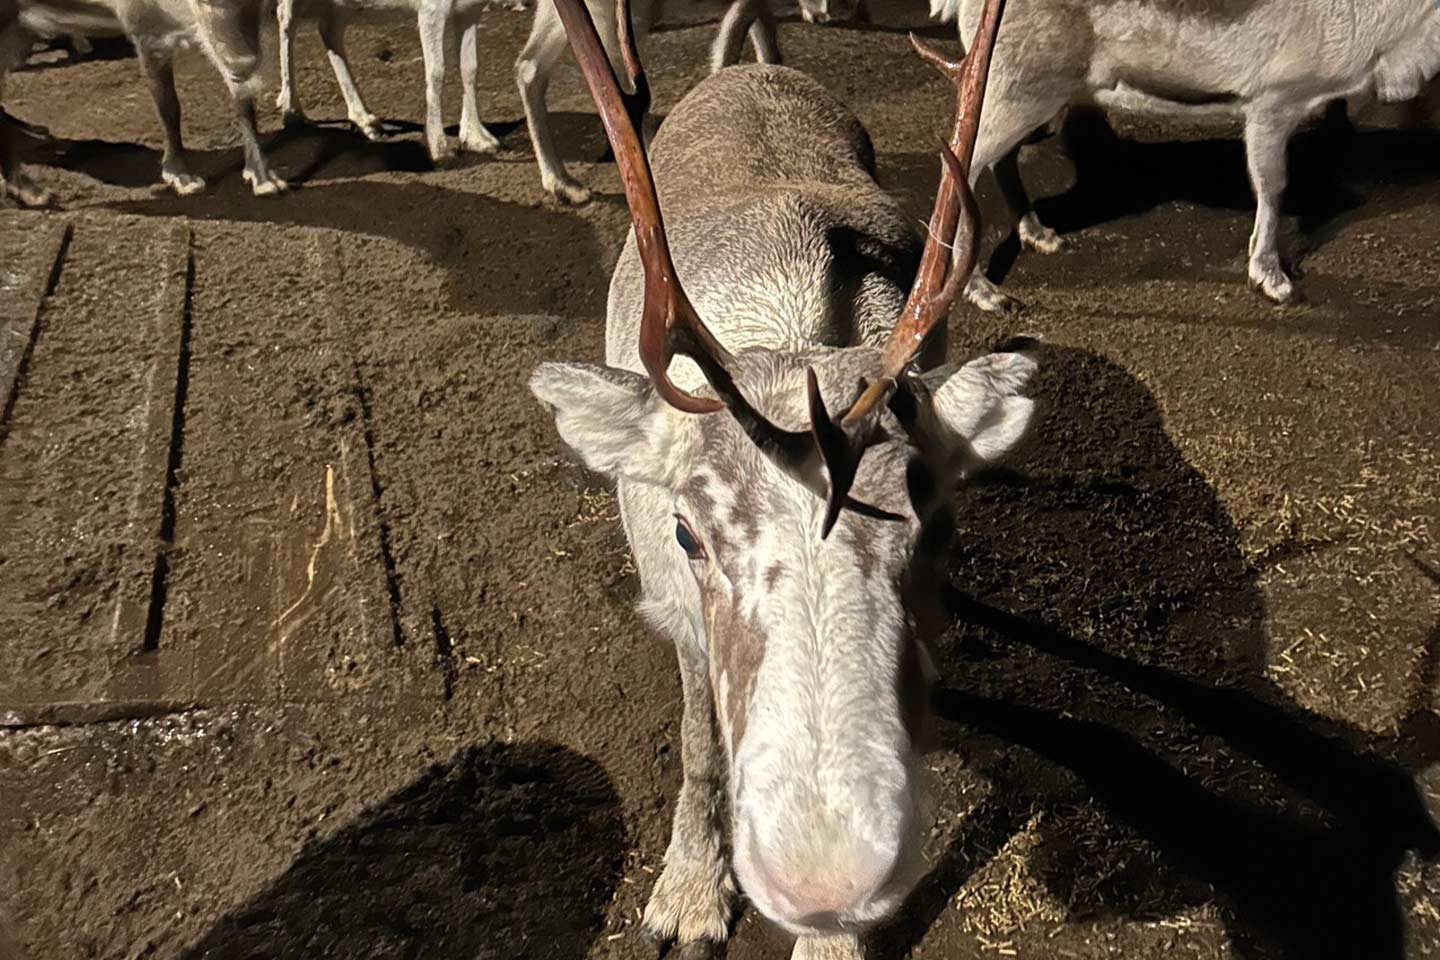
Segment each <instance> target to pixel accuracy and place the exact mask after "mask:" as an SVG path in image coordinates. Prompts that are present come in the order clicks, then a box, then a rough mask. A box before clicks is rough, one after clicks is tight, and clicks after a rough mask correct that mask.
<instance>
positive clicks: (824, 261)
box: [530, 0, 1034, 960]
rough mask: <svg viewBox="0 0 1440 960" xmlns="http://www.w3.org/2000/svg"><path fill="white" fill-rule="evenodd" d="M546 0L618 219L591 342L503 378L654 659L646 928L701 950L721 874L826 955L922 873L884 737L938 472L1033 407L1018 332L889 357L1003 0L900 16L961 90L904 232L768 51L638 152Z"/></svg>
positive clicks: (943, 305) (921, 299)
mask: <svg viewBox="0 0 1440 960" xmlns="http://www.w3.org/2000/svg"><path fill="white" fill-rule="evenodd" d="M556 2H557V7H558V10H559V13H560V16H561V17H562V19H563V20H564V23H565V26H566V29H567V31H568V33H569V36H570V42H571V45H572V47H573V49H574V50H575V54H576V59H577V60H578V61H579V62H580V65H581V70H582V72H583V74H584V76H585V79H586V82H587V83H588V84H589V87H590V90H591V93H592V95H593V96H594V98H595V101H596V103H597V105H598V107H599V111H600V116H601V119H602V120H603V121H604V124H605V128H606V131H607V133H608V135H609V137H610V143H611V146H612V148H613V149H614V151H615V156H616V160H617V163H618V164H619V167H620V173H621V177H622V180H623V183H624V187H625V195H626V199H627V201H628V203H629V207H630V212H631V218H632V222H633V225H634V231H633V233H632V235H631V236H630V238H629V239H628V241H627V242H626V245H625V248H624V251H623V252H622V254H621V256H620V259H619V262H618V263H617V265H616V267H615V273H614V277H613V279H612V281H611V286H610V297H609V307H608V311H607V312H608V321H607V327H606V359H607V362H608V365H607V366H594V365H588V364H576V363H546V364H543V365H541V366H540V367H539V368H538V369H537V370H536V371H535V373H534V375H533V377H532V379H531V381H530V387H531V390H532V391H533V392H534V393H535V395H536V396H537V397H538V398H539V399H540V400H541V401H542V402H543V403H545V404H546V405H547V406H549V407H550V408H552V409H553V411H554V415H555V422H556V426H557V428H558V430H559V432H560V435H561V437H562V438H563V439H564V441H565V442H566V443H567V444H569V445H570V446H571V447H572V448H573V449H574V450H576V451H577V452H578V453H579V454H580V455H581V456H582V457H583V458H584V460H585V462H586V463H587V464H588V465H589V466H590V467H591V468H592V469H595V470H597V471H600V472H602V473H605V474H607V475H609V476H612V477H614V478H616V480H617V481H618V487H619V492H618V495H619V501H620V507H621V515H622V518H623V521H624V525H625V531H626V535H627V536H628V538H629V541H630V545H631V548H632V550H633V552H634V555H635V562H636V565H637V567H638V569H639V573H640V579H641V592H642V598H641V601H640V609H641V610H642V612H643V613H644V615H645V617H646V619H648V620H649V621H650V622H651V623H652V624H653V625H654V626H655V627H656V628H657V629H659V630H660V631H661V632H663V633H664V634H665V635H667V636H668V637H670V638H671V639H672V640H673V641H674V643H675V648H676V652H677V654H678V659H679V663H680V675H681V681H682V686H683V689H684V718H683V722H682V728H681V732H682V751H681V755H682V761H683V764H684V776H685V779H684V784H683V786H682V787H681V790H680V795H679V797H678V799H677V801H676V805H675V814H674V823H673V829H672V834H671V839H670V845H669V849H668V850H667V852H666V854H665V869H664V872H663V873H662V874H661V876H660V879H659V881H658V883H657V884H656V887H655V889H654V891H653V893H652V895H651V897H650V901H649V904H648V906H647V908H646V911H645V918H644V923H645V928H646V930H647V931H648V932H649V933H650V934H651V935H653V936H654V937H656V938H658V939H660V940H662V941H669V940H678V942H679V944H680V945H681V953H680V955H681V956H683V957H700V956H706V955H708V950H709V948H710V947H711V946H713V945H714V944H715V943H716V942H717V941H720V940H723V939H724V938H725V937H726V936H727V935H728V931H729V923H730V919H731V914H732V910H733V907H734V901H735V896H736V881H737V880H738V883H739V886H740V887H741V888H743V889H744V891H745V893H746V895H748V897H749V898H750V900H751V901H752V902H753V903H754V904H755V905H756V907H758V908H759V910H760V911H761V912H762V913H764V914H765V915H766V916H767V917H770V918H771V919H773V920H775V921H776V922H778V923H780V924H781V925H783V926H784V927H785V928H787V929H788V930H790V931H792V932H794V933H796V934H798V935H799V940H798V941H797V943H796V948H795V954H794V955H795V957H796V958H797V960H818V958H821V957H826V958H835V960H853V958H856V957H859V956H860V954H861V950H860V945H859V940H858V939H857V935H858V933H859V932H861V931H863V930H864V929H865V928H866V927H868V926H870V925H872V924H874V923H877V922H879V921H880V920H882V919H884V918H885V917H887V916H888V915H890V914H891V913H893V912H894V911H895V910H896V909H898V908H899V907H900V905H901V903H902V902H903V901H904V899H905V897H906V896H907V895H908V893H909V891H910V889H911V888H912V886H913V884H914V883H915V881H916V880H917V879H918V877H919V875H920V873H921V869H922V868H921V863H920V855H919V849H920V836H921V829H920V822H919V811H918V805H917V787H916V776H917V774H916V763H915V757H914V751H913V747H912V743H913V738H914V735H915V732H916V728H917V725H918V724H919V723H921V722H922V720H923V718H924V716H925V714H926V697H927V689H928V683H929V675H930V672H931V670H930V667H929V658H928V654H927V652H926V648H925V640H926V637H927V635H928V634H929V633H930V632H931V631H932V630H934V629H935V628H936V627H937V622H936V621H937V620H938V619H939V615H938V602H937V601H938V571H937V570H936V564H935V560H936V554H937V552H938V551H939V549H940V548H942V547H943V546H944V545H945V543H946V542H947V541H948V534H949V530H950V524H951V521H950V504H951V501H952V495H953V489H954V486H955V484H956V483H958V482H959V481H960V480H961V479H962V478H963V477H965V476H966V475H968V474H969V473H970V472H971V471H973V470H974V469H976V468H978V467H980V466H982V465H983V464H985V463H987V462H989V461H992V460H994V459H996V458H997V457H999V456H1001V455H1002V454H1003V453H1005V452H1006V451H1007V450H1009V449H1010V448H1011V447H1012V446H1014V445H1015V443H1017V442H1018V441H1019V439H1020V438H1021V436H1022V434H1023V433H1024V431H1025V429H1026V427H1027V425H1028V423H1029V420H1030V416H1031V411H1032V404H1031V401H1030V400H1028V399H1026V398H1025V397H1023V396H1021V395H1020V391H1021V389H1022V388H1023V387H1024V385H1025V383H1026V382H1027V380H1028V379H1029V378H1030V376H1031V374H1032V372H1033V370H1034V362H1033V361H1032V360H1031V359H1030V358H1029V357H1028V356H1026V355H1024V354H1022V353H997V354H991V355H988V356H985V357H982V358H980V359H978V360H975V361H973V362H971V363H968V364H966V365H965V366H963V367H960V368H958V369H956V368H953V367H941V368H937V369H933V370H930V371H929V372H924V373H922V372H919V371H918V370H917V369H916V368H915V363H916V361H917V358H919V357H920V356H921V355H922V352H923V351H922V348H924V347H925V346H927V338H928V335H929V334H930V333H931V332H932V330H934V329H935V328H936V327H940V328H941V330H942V331H943V321H944V319H945V317H946V316H947V315H948V312H949V309H950V307H951V304H952V303H953V301H954V299H955V297H956V296H957V294H958V293H959V291H960V288H961V286H962V285H963V282H964V279H965V277H966V276H968V273H969V268H970V266H971V265H972V264H973V262H974V259H973V258H974V251H975V237H976V229H977V228H976V212H975V204H974V200H973V198H972V197H971V196H970V191H969V187H968V182H967V177H966V171H965V167H966V164H967V163H968V162H969V159H970V156H971V153H972V151H973V149H974V142H975V134H976V129H977V125H978V122H979V109H980V103H981V99H982V97H983V92H984V86H985V78H986V73H987V70H988V67H989V62H990V51H991V48H992V46H993V44H994V38H995V33H996V30H997V28H998V26H999V20H1000V10H1001V6H1002V0H989V2H988V3H987V6H986V12H985V19H984V22H983V24H982V26H981V28H980V30H979V32H978V35H977V38H976V41H975V44H974V46H973V48H972V49H971V51H970V54H969V56H968V57H967V58H966V59H965V60H964V61H961V62H958V63H952V62H948V61H946V60H944V59H943V58H941V57H940V56H939V55H938V54H935V53H933V52H931V51H929V50H928V49H926V48H924V47H922V46H921V45H920V44H919V43H918V42H916V48H917V50H919V51H920V53H921V54H922V56H924V57H925V58H926V59H927V60H929V61H930V62H932V63H933V64H935V65H936V66H937V67H939V68H940V69H941V70H942V71H943V72H945V73H946V74H947V75H948V76H949V77H951V78H952V79H953V80H954V82H955V84H956V86H957V88H958V90H959V107H958V117H957V119H956V122H955V126H954V128H953V130H952V132H951V135H950V137H949V142H948V144H947V146H946V149H945V151H944V153H943V158H944V165H943V167H942V176H941V180H940V185H939V188H938V191H937V195H936V200H935V208H934V211H933V213H932V214H931V217H930V221H929V235H928V237H926V238H925V241H924V244H923V249H922V248H921V244H920V238H919V237H917V236H916V234H915V232H914V230H913V228H912V227H911V225H910V224H909V222H908V220H907V218H906V216H905V214H904V212H903V211H902V209H901V207H900V205H899V204H898V203H897V202H896V201H895V199H894V198H892V197H890V196H889V195H887V194H886V193H885V192H884V191H882V190H881V189H880V187H879V186H878V185H877V183H876V181H875V176H874V157H873V151H872V148H871V145H870V141H869V138H868V137H867V136H866V133H865V131H864V129H863V128H862V127H861V126H860V124H859V122H858V121H857V120H856V119H855V118H854V117H853V116H852V115H851V114H850V113H849V112H848V111H847V110H846V109H845V107H844V106H843V105H841V104H840V103H839V102H838V101H836V100H835V99H834V98H833V97H832V96H830V94H828V93H827V92H826V91H825V90H824V89H823V88H822V87H821V86H820V85H819V84H817V83H816V82H815V81H813V80H811V79H809V78H808V77H806V76H804V75H803V74H800V73H797V72H795V71H793V70H789V69H786V68H783V67H776V66H768V65H756V66H746V67H735V68H730V69H726V70H722V71H720V72H719V73H717V74H715V75H714V76H712V77H710V78H709V79H707V80H705V81H704V82H702V83H701V84H699V85H698V86H697V87H696V88H695V89H694V90H693V91H692V92H691V93H690V94H689V95H688V96H687V97H685V99H684V100H682V101H681V102H680V103H679V104H678V105H677V106H676V107H675V109H674V110H673V111H672V112H671V113H670V115H669V117H668V118H667V119H666V122H665V124H664V126H663V127H662V128H661V130H660V132H659V134H658V135H657V136H656V138H655V142H654V149H653V153H652V156H651V158H650V161H653V178H652V167H651V163H650V162H649V161H647V157H646V155H645V152H644V149H643V147H642V146H641V141H640V138H639V136H638V134H637V133H636V130H635V127H634V125H633V124H632V123H631V121H630V119H629V117H628V116H627V109H626V107H627V104H626V102H625V98H624V97H623V96H622V94H621V93H620V88H619V85H618V83H617V81H616V80H615V77H614V75H613V74H612V73H611V71H610V69H609V66H608V64H607V60H606V55H605V51H604V49H603V47H602V45H601V43H600V40H599V38H598V36H597V35H596V32H595V28H594V26H593V24H592V23H591V21H590V18H589V16H588V15H587V13H586V11H585V8H584V6H583V5H582V0H556ZM623 6H624V3H623V0H622V15H621V17H620V22H621V26H622V29H621V30H620V39H621V50H622V53H623V55H624V60H625V65H626V68H627V72H628V73H629V76H630V79H631V81H632V84H633V85H634V86H635V88H636V89H637V91H640V92H641V93H642V94H643V91H644V89H645V79H644V75H643V73H642V72H641V70H640V65H639V62H638V59H637V58H636V56H635V53H634V49H633V46H632V45H631V43H630V42H629V40H628V37H627V34H628V31H627V30H625V29H624V26H625V24H626V23H627V20H628V18H627V16H625V15H624V13H623ZM662 205H663V208H664V212H665V216H664V219H663V220H662V218H661V208H662ZM957 235H958V239H957ZM952 245H953V246H954V249H955V251H956V256H957V257H958V263H957V265H956V266H955V267H954V269H951V248H952ZM672 251H673V258H672ZM917 252H918V254H919V257H918V260H919V266H918V270H917V269H916V268H915V264H916V254H917ZM682 277H683V279H684V283H683V284H682V282H681V278H682ZM912 278H913V284H911V280H912ZM907 284H908V285H910V290H909V294H908V296H907V295H906V293H905V286H906V285H907ZM701 316H704V317H705V318H706V320H705V321H702V320H701V319H700V318H701ZM941 339H942V338H941V337H939V336H937V337H936V338H934V341H932V342H931V344H930V345H932V346H936V345H938V341H939V340H941ZM722 340H723V341H724V344H725V345H723V346H722V343H721V341H722ZM672 359H673V360H674V361H675V363H674V364H673V365H672ZM704 387H708V390H706V391H704V392H696V391H697V388H699V389H703V388H704ZM831 409H835V410H839V411H843V412H842V413H839V414H837V415H836V416H834V417H832V416H831V415H830V414H829V412H828V411H829V410H831ZM727 814H728V815H727ZM726 825H728V828H729V851H730V856H729V858H728V861H727V857H726V854H725V851H726V849H727V847H726V843H725V834H724V831H725V827H726ZM732 867H733V873H732Z"/></svg>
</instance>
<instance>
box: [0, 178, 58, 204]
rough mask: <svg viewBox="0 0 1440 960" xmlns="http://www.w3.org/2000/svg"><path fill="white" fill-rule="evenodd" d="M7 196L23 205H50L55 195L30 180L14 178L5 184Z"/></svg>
mask: <svg viewBox="0 0 1440 960" xmlns="http://www.w3.org/2000/svg"><path fill="white" fill-rule="evenodd" d="M4 193H5V196H7V197H10V198H11V199H13V200H14V201H15V202H16V203H17V204H19V205H20V206H22V207H48V206H50V203H51V202H52V201H53V200H54V199H55V195H54V194H52V193H51V192H50V191H49V190H46V189H44V188H43V187H41V186H39V185H38V184H36V183H33V182H31V181H30V180H28V179H27V180H20V179H18V178H17V179H14V180H11V181H9V182H8V183H6V184H5V190H4Z"/></svg>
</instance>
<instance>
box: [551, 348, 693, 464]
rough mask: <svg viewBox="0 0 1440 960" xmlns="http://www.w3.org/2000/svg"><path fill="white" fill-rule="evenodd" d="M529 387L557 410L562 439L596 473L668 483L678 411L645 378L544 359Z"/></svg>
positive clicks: (675, 456) (675, 454) (675, 455)
mask: <svg viewBox="0 0 1440 960" xmlns="http://www.w3.org/2000/svg"><path fill="white" fill-rule="evenodd" d="M530 392H531V393H533V394H535V396H536V397H537V398H538V399H539V400H540V402H541V403H543V404H545V406H547V407H549V408H550V409H551V410H552V411H553V412H554V414H555V427H556V429H558V430H559V431H560V438H561V439H562V440H564V441H565V443H566V444H567V445H569V447H570V448H571V449H572V450H574V451H575V452H576V453H578V454H579V455H580V456H581V458H582V459H584V461H585V465H586V466H588V467H589V468H590V469H591V470H594V471H596V472H597V473H603V474H606V475H608V476H611V477H617V478H618V477H625V478H627V479H631V480H641V481H645V482H647V483H659V484H667V485H668V482H669V480H670V478H671V475H672V473H673V471H674V467H675V465H676V464H677V463H678V461H679V458H680V455H681V450H680V441H681V440H682V439H683V435H684V431H683V429H682V428H683V423H682V421H681V417H682V415H681V414H679V413H677V412H676V411H675V410H674V409H673V408H672V407H671V406H670V405H669V404H667V403H665V402H664V401H663V400H661V399H660V398H659V397H657V396H656V394H655V389H654V387H652V386H651V384H650V380H649V378H648V377H645V376H643V375H641V374H638V373H632V372H631V371H629V370H619V369H616V368H614V367H601V366H594V365H591V364H586V363H542V364H541V365H540V366H539V367H537V368H536V369H535V372H534V373H533V374H531V376H530Z"/></svg>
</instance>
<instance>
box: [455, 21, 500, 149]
mask: <svg viewBox="0 0 1440 960" xmlns="http://www.w3.org/2000/svg"><path fill="white" fill-rule="evenodd" d="M479 32H480V25H479V24H478V23H471V24H470V25H469V26H467V27H466V28H465V33H464V35H463V36H462V37H461V38H460V87H461V89H462V90H463V91H464V105H463V106H462V107H461V108H460V149H462V150H468V151H470V152H471V153H494V152H495V151H496V150H499V149H500V141H499V140H496V139H495V135H494V134H493V133H491V132H490V131H489V130H486V129H485V124H483V123H481V122H480V105H479V103H478V102H477V98H478V96H479V90H478V89H477V88H478V87H479V85H480V76H479V75H480V51H479V50H478V49H477V47H478V44H479V42H480V41H479V37H478V34H479Z"/></svg>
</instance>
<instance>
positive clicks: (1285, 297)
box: [1245, 104, 1304, 303]
mask: <svg viewBox="0 0 1440 960" xmlns="http://www.w3.org/2000/svg"><path fill="white" fill-rule="evenodd" d="M1303 119H1304V114H1303V113H1302V112H1300V111H1297V110H1295V109H1294V108H1290V107H1288V105H1285V104H1265V105H1252V106H1249V107H1247V108H1246V110H1245V159H1246V161H1247V163H1248V165H1249V167H1250V185H1251V186H1252V187H1253V188H1254V190H1255V230H1254V232H1252V233H1251V234H1250V263H1249V273H1250V282H1251V283H1252V284H1254V285H1255V286H1256V287H1258V288H1259V289H1260V291H1261V292H1262V293H1264V294H1265V296H1267V297H1269V298H1270V299H1271V300H1274V301H1275V302H1276V303H1288V302H1289V301H1290V300H1292V299H1294V297H1295V285H1294V283H1293V282H1292V281H1291V280H1290V277H1289V276H1288V275H1287V274H1286V273H1285V268H1284V267H1283V266H1282V265H1281V263H1280V250H1279V246H1278V239H1279V232H1280V197H1281V194H1283V193H1284V192H1285V145H1286V144H1287V143H1288V142H1289V140H1290V134H1292V133H1294V132H1295V128H1296V127H1297V126H1299V125H1300V121H1301V120H1303Z"/></svg>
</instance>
